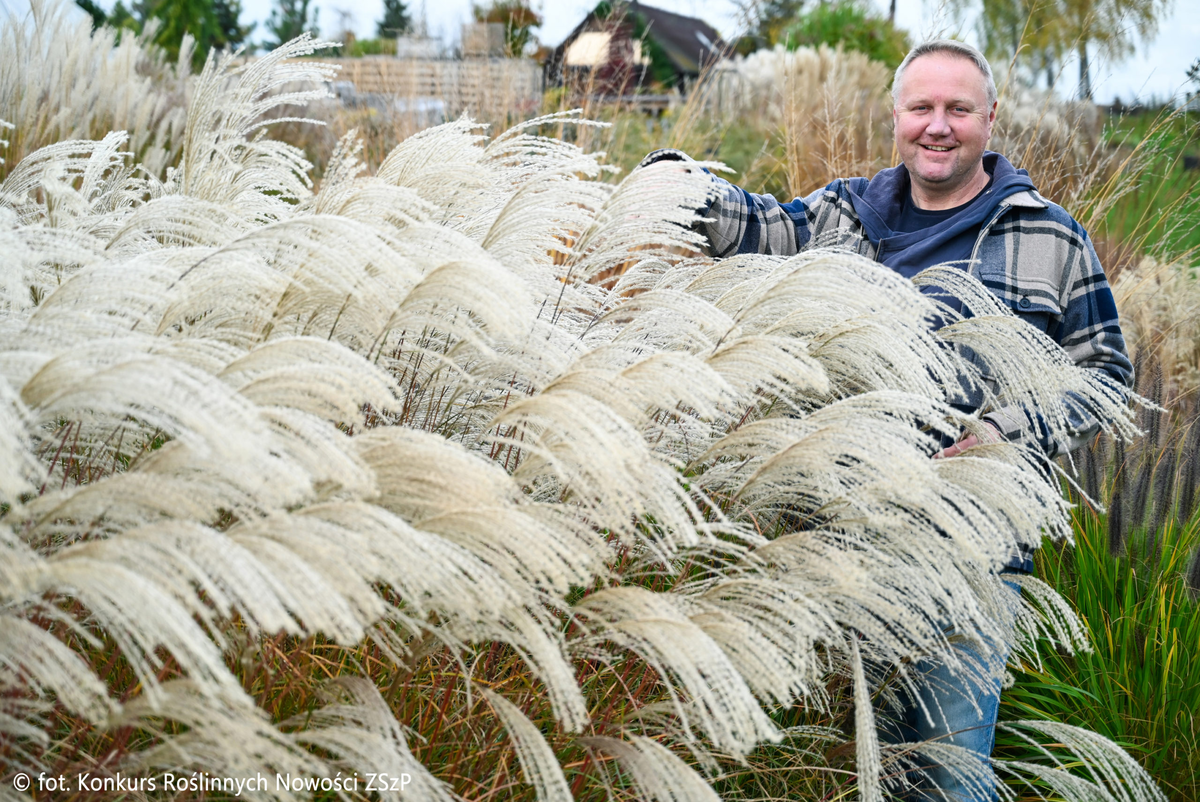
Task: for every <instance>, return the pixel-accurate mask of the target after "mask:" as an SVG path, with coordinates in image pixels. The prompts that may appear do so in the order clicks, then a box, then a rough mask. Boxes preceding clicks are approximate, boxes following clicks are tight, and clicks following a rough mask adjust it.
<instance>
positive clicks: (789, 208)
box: [642, 150, 1133, 458]
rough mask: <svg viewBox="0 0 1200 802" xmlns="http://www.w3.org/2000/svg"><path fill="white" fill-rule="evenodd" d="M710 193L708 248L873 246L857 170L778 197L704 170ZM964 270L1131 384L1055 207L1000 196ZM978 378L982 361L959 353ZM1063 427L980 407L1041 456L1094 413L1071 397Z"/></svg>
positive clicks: (1117, 335) (1087, 268) (1094, 287)
mask: <svg viewBox="0 0 1200 802" xmlns="http://www.w3.org/2000/svg"><path fill="white" fill-rule="evenodd" d="M663 160H677V161H691V159H690V158H689V157H688V156H687V155H686V154H683V153H681V152H679V151H670V150H666V151H655V152H654V153H651V154H650V155H649V156H647V157H646V159H645V160H644V161H643V162H642V164H643V165H644V164H649V163H653V162H655V161H663ZM712 180H713V182H714V183H715V184H716V193H715V197H714V198H713V200H712V201H711V202H710V204H709V206H708V208H707V209H706V210H702V216H703V217H704V218H705V219H704V221H703V222H702V223H700V224H699V229H700V231H701V233H703V234H704V235H705V236H706V237H707V239H708V242H709V245H710V255H712V256H714V257H717V258H722V257H726V256H732V255H734V254H740V253H763V254H778V255H784V256H787V255H791V254H794V253H797V252H798V251H800V250H801V249H802V248H804V247H806V246H808V245H810V244H819V245H821V246H835V247H842V248H847V249H850V250H853V251H855V252H857V253H859V254H861V255H863V256H866V257H868V258H871V259H875V258H876V248H875V246H874V245H873V244H872V243H871V242H870V240H869V239H868V238H867V236H866V232H865V230H864V229H863V226H862V223H861V222H860V221H859V219H858V215H857V214H856V213H855V210H854V204H853V203H852V202H851V198H850V190H851V189H853V190H854V191H855V192H856V193H858V194H861V193H862V192H863V190H864V189H865V188H866V185H867V179H865V178H850V179H837V180H835V181H833V182H832V183H830V184H829V185H828V186H826V187H825V188H823V189H819V190H817V191H816V192H814V193H812V194H811V195H809V196H808V197H805V198H797V199H795V200H793V201H792V202H790V203H787V204H781V203H779V201H777V200H776V199H775V198H774V197H773V196H771V195H755V194H752V193H750V192H746V191H745V190H744V189H741V188H740V187H737V186H734V185H733V184H730V183H729V182H728V181H725V180H724V179H721V178H718V177H716V176H713V177H712ZM971 258H972V262H971V266H970V274H971V275H972V276H974V277H975V278H977V279H979V280H980V281H981V282H982V283H983V285H984V286H985V287H987V288H988V289H989V290H990V291H991V292H992V294H994V295H995V296H996V297H997V298H998V299H1000V300H1001V301H1002V302H1003V303H1005V304H1006V305H1007V306H1008V307H1009V308H1010V309H1011V310H1012V311H1013V312H1014V313H1016V314H1017V316H1019V317H1020V318H1022V319H1024V320H1025V321H1026V322H1028V323H1030V324H1031V325H1033V326H1035V327H1036V328H1038V329H1039V330H1040V331H1042V332H1043V333H1045V334H1047V335H1048V336H1049V337H1050V338H1051V339H1053V340H1054V341H1055V342H1056V343H1058V344H1059V345H1060V346H1061V347H1062V348H1063V349H1064V350H1065V351H1066V353H1067V355H1068V356H1069V357H1070V358H1071V360H1072V361H1073V362H1074V363H1075V364H1076V365H1077V366H1079V367H1081V368H1085V369H1087V370H1091V371H1095V372H1097V374H1098V377H1099V378H1101V379H1102V380H1104V381H1106V382H1108V383H1109V384H1110V385H1112V386H1114V387H1117V388H1121V389H1128V388H1131V387H1132V386H1133V365H1132V364H1131V363H1130V361H1129V355H1128V353H1127V351H1126V348H1125V338H1124V336H1123V335H1122V333H1121V326H1120V323H1119V321H1118V319H1117V307H1116V303H1115V302H1114V300H1113V295H1112V290H1111V289H1110V287H1109V285H1108V279H1107V277H1106V276H1105V275H1104V269H1103V267H1101V265H1100V259H1099V258H1098V257H1097V256H1096V251H1095V248H1093V247H1092V243H1091V239H1090V238H1089V237H1088V235H1087V232H1086V231H1084V229H1083V226H1081V225H1080V224H1079V223H1078V222H1076V220H1075V219H1074V218H1073V217H1071V215H1069V214H1067V212H1066V210H1064V209H1063V208H1062V207H1061V206H1059V205H1057V204H1055V203H1051V202H1050V201H1048V200H1046V199H1045V198H1043V197H1042V196H1041V195H1039V194H1038V193H1037V192H1031V191H1022V192H1017V193H1015V194H1013V195H1010V196H1009V197H1007V198H1005V199H1004V200H1003V201H1001V202H1000V204H999V205H998V206H997V207H996V210H995V211H994V212H993V213H992V215H991V216H990V217H989V218H988V219H987V220H986V221H985V222H984V224H983V225H982V226H981V227H980V232H979V236H978V238H977V239H976V242H975V247H974V250H973V253H972V257H971ZM966 355H967V356H968V358H970V359H972V360H973V361H974V362H975V364H976V365H978V366H979V367H980V369H981V372H982V373H983V376H984V379H985V380H988V378H989V377H988V370H987V367H986V365H984V364H982V362H981V361H980V360H979V359H978V358H977V357H975V356H974V354H970V353H968V354H966ZM1071 407H1072V409H1073V412H1072V414H1071V416H1070V420H1069V421H1068V423H1069V431H1068V432H1066V433H1062V432H1060V433H1058V436H1057V437H1056V436H1055V435H1054V433H1052V432H1051V431H1050V430H1049V427H1048V426H1047V425H1046V423H1045V421H1044V420H1043V419H1042V417H1041V416H1040V415H1038V414H1037V411H1036V410H1029V409H1025V408H1023V407H1018V406H1008V407H1002V408H999V409H994V410H990V411H988V412H987V413H986V414H985V415H984V416H983V418H984V420H987V421H988V422H990V423H992V424H993V425H994V426H996V428H997V429H999V431H1000V433H1001V434H1002V435H1003V436H1004V437H1005V438H1006V439H1007V440H1010V441H1013V442H1020V443H1024V444H1027V445H1031V446H1036V447H1037V448H1038V449H1040V450H1041V451H1042V452H1043V453H1045V454H1046V455H1047V456H1048V457H1050V458H1053V457H1055V456H1058V455H1059V454H1064V453H1067V452H1069V451H1073V450H1075V449H1076V448H1078V447H1080V446H1082V445H1084V444H1086V443H1087V442H1088V441H1089V440H1091V438H1092V437H1094V436H1095V434H1096V432H1097V431H1098V430H1099V428H1100V424H1099V421H1098V420H1096V418H1095V417H1094V416H1093V415H1092V414H1091V413H1090V411H1088V410H1086V409H1084V408H1081V406H1080V405H1078V404H1074V405H1071Z"/></svg>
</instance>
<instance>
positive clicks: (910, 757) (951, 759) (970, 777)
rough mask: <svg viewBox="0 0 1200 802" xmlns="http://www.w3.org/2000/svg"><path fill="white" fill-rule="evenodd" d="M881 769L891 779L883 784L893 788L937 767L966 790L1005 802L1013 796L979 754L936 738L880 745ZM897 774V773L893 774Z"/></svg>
mask: <svg viewBox="0 0 1200 802" xmlns="http://www.w3.org/2000/svg"><path fill="white" fill-rule="evenodd" d="M882 752H883V768H884V770H885V772H886V774H890V775H892V779H890V780H884V785H885V786H890V787H891V788H893V789H895V790H896V791H899V792H903V791H904V790H906V785H907V783H908V776H909V775H920V774H922V773H923V772H924V771H925V770H926V769H927V768H928V767H930V766H937V767H939V768H942V769H943V770H945V771H946V772H948V773H949V774H950V775H951V776H952V777H953V778H954V779H955V781H956V782H958V783H959V784H960V785H961V787H964V788H967V789H970V791H969V792H968V793H972V794H976V795H978V796H980V797H989V796H991V794H993V793H995V794H996V795H997V796H998V797H999V798H1000V799H1003V800H1005V802H1008V801H1009V800H1012V799H1015V795H1014V794H1013V792H1012V790H1011V789H1009V788H1008V786H1006V785H1005V784H1004V783H1003V782H1001V781H1000V779H999V778H998V777H997V776H996V774H995V772H993V771H992V768H991V766H990V765H989V764H988V763H986V762H984V761H983V760H980V758H979V753H978V752H976V751H974V750H972V749H967V748H966V747H962V746H958V745H956V744H952V743H946V742H944V741H940V740H929V741H921V742H919V743H903V744H888V745H886V746H884V747H883V748H882ZM897 775H898V776H897Z"/></svg>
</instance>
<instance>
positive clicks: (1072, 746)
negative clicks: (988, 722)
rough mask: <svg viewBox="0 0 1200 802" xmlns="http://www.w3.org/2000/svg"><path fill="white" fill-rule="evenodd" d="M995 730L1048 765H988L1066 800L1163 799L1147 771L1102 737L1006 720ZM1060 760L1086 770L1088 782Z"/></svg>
mask: <svg viewBox="0 0 1200 802" xmlns="http://www.w3.org/2000/svg"><path fill="white" fill-rule="evenodd" d="M997 726H998V727H999V728H1000V729H1002V730H1005V731H1007V732H1010V733H1012V734H1014V735H1016V736H1017V737H1018V738H1020V739H1021V740H1022V741H1024V742H1025V743H1027V744H1029V745H1030V746H1031V747H1033V748H1034V749H1036V750H1037V751H1038V752H1039V753H1040V754H1041V756H1042V758H1043V759H1044V760H1045V761H1046V762H1048V763H1051V764H1052V765H1051V766H1047V765H1044V764H1042V763H1032V762H1030V761H1016V760H995V761H993V766H994V767H995V768H996V770H997V771H1003V772H1005V773H1006V774H1011V775H1015V776H1017V777H1021V776H1022V775H1026V776H1031V777H1033V778H1036V779H1038V780H1041V781H1042V782H1044V783H1045V784H1047V785H1049V786H1050V788H1051V789H1053V790H1054V792H1055V793H1057V794H1059V795H1061V796H1062V797H1063V798H1064V799H1066V800H1068V802H1076V800H1079V802H1083V800H1091V799H1102V800H1105V801H1106V802H1160V801H1161V800H1165V799H1166V796H1165V795H1164V794H1163V793H1162V791H1160V790H1159V789H1158V786H1157V785H1156V784H1155V782H1154V780H1153V778H1151V777H1150V775H1149V774H1147V773H1146V770H1145V769H1143V768H1142V767H1141V766H1139V765H1138V763H1137V761H1135V760H1134V759H1133V758H1131V757H1130V756H1129V755H1128V754H1127V753H1126V752H1125V751H1124V750H1123V749H1121V748H1120V747H1119V746H1117V745H1116V744H1114V743H1113V742H1112V741H1110V740H1108V739H1107V738H1105V737H1104V736H1102V735H1098V734H1096V733H1094V732H1091V731H1089V730H1085V729H1082V728H1080V727H1073V726H1071V725H1070V724H1062V723H1059V722H1056V721H1033V720H1023V721H1009V722H1004V723H1001V724H998V725H997ZM1039 736H1040V737H1041V738H1047V739H1049V740H1050V741H1051V743H1050V744H1042V743H1040V742H1039V740H1038V739H1039ZM1052 749H1061V750H1063V752H1065V753H1066V754H1063V755H1062V756H1061V757H1060V755H1059V754H1058V753H1057V752H1055V751H1051V750H1052ZM1064 761H1068V762H1070V763H1072V764H1074V765H1075V766H1077V767H1079V768H1081V769H1083V770H1085V771H1086V772H1087V774H1088V776H1089V777H1090V779H1084V778H1082V777H1079V776H1078V774H1077V773H1076V772H1077V771H1079V768H1077V769H1076V771H1073V772H1068V771H1067V770H1066V764H1065V763H1064ZM1039 796H1041V794H1039ZM1042 798H1043V799H1044V798H1045V797H1042Z"/></svg>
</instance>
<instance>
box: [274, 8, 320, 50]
mask: <svg viewBox="0 0 1200 802" xmlns="http://www.w3.org/2000/svg"><path fill="white" fill-rule="evenodd" d="M311 5H312V0H275V5H274V7H273V8H272V9H271V16H270V17H268V18H267V32H268V33H269V34H270V35H271V36H272V37H273V39H271V40H268V42H267V43H266V44H267V47H270V48H275V47H279V46H280V45H282V44H284V43H285V42H290V41H291V40H293V39H295V38H296V37H297V36H299V35H300V34H302V33H305V32H306V31H307V32H308V33H311V34H312V35H313V36H314V37H316V36H319V35H320V29H319V28H318V27H317V13H318V9H316V8H313V9H312V17H311V19H310V18H309V8H310V6H311Z"/></svg>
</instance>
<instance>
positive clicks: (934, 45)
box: [892, 39, 996, 109]
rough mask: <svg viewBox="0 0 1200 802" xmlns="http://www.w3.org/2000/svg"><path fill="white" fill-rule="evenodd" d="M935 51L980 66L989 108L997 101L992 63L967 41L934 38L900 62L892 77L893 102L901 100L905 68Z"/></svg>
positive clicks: (920, 45)
mask: <svg viewBox="0 0 1200 802" xmlns="http://www.w3.org/2000/svg"><path fill="white" fill-rule="evenodd" d="M934 53H946V54H948V55H951V56H958V57H959V58H963V59H966V60H968V61H970V62H971V63H972V64H974V65H975V66H976V67H978V68H979V71H980V72H981V73H983V84H984V90H985V91H986V92H987V104H988V108H989V109H990V108H991V107H992V104H993V103H995V102H996V79H995V78H993V77H992V65H990V64H988V60H987V59H986V58H984V57H983V54H982V53H980V52H979V51H978V50H977V49H976V48H974V47H971V45H969V44H967V43H965V42H958V41H955V40H954V39H933V40H931V41H928V42H922V43H921V44H919V45H917V46H916V47H914V48H913V49H912V50H910V51H908V55H907V56H905V57H904V61H901V62H900V66H899V67H897V68H896V75H895V77H894V78H892V103H893V104H895V103H897V102H899V100H900V79H901V78H902V77H903V75H904V70H905V68H906V67H908V65H909V64H911V63H912V62H914V61H916V60H917V59H919V58H920V57H921V56H928V55H932V54H934Z"/></svg>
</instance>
